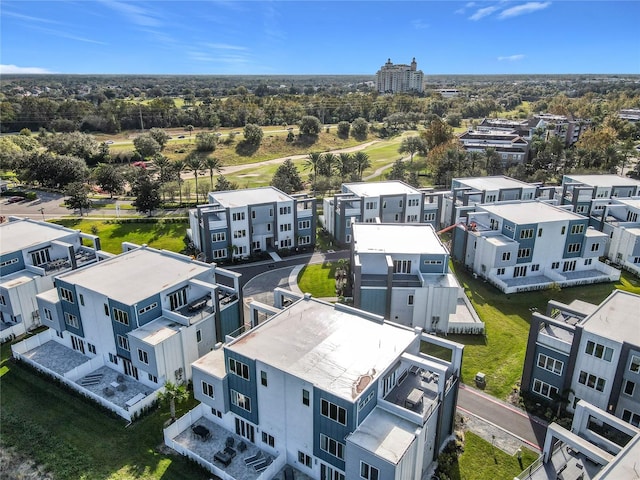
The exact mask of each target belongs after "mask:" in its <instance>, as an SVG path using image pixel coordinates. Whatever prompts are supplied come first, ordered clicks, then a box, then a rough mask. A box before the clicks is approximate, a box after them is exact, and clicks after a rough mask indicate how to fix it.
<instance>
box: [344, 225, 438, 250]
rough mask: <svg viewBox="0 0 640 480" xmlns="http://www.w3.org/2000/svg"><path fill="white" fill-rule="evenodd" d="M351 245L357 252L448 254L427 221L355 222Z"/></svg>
mask: <svg viewBox="0 0 640 480" xmlns="http://www.w3.org/2000/svg"><path fill="white" fill-rule="evenodd" d="M353 248H354V250H355V252H356V253H417V254H421V253H425V254H446V255H448V254H449V252H448V251H447V249H446V248H445V246H444V245H443V244H442V242H441V241H440V238H438V235H437V234H436V231H435V230H434V229H433V226H431V225H427V224H416V225H411V224H397V223H355V224H354V225H353Z"/></svg>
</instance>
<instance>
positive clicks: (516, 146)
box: [458, 128, 529, 167]
mask: <svg viewBox="0 0 640 480" xmlns="http://www.w3.org/2000/svg"><path fill="white" fill-rule="evenodd" d="M458 140H459V142H460V144H461V145H462V147H463V148H464V149H465V150H466V151H467V152H480V153H483V152H486V151H487V150H488V149H493V150H495V152H496V153H497V154H498V155H499V156H500V160H501V162H502V165H503V166H505V167H510V166H512V165H518V164H521V163H524V162H525V161H526V160H527V157H528V155H529V142H528V141H527V140H526V139H524V138H523V137H521V136H520V135H519V134H518V133H516V132H509V131H505V130H490V129H480V128H478V129H476V130H472V129H469V130H467V131H466V132H464V133H461V134H460V135H458Z"/></svg>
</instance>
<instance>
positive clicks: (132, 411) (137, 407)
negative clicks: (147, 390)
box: [127, 387, 164, 419]
mask: <svg viewBox="0 0 640 480" xmlns="http://www.w3.org/2000/svg"><path fill="white" fill-rule="evenodd" d="M163 391H164V387H161V388H159V389H158V390H156V391H155V392H153V393H152V394H150V395H147V396H146V397H144V398H143V399H142V400H140V401H139V402H136V403H134V404H133V405H131V406H130V407H127V410H128V411H129V415H130V416H131V419H134V418H136V417H138V416H139V415H140V413H141V412H143V411H144V410H145V409H147V408H149V407H150V406H151V405H153V404H154V403H155V401H156V399H157V398H158V395H159V394H160V392H163Z"/></svg>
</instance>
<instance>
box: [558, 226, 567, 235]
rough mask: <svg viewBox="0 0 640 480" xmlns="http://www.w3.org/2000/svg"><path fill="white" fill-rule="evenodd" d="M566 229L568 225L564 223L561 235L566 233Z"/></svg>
mask: <svg viewBox="0 0 640 480" xmlns="http://www.w3.org/2000/svg"><path fill="white" fill-rule="evenodd" d="M566 231H567V227H565V226H564V225H563V226H562V230H561V231H560V235H564V234H565V232H566Z"/></svg>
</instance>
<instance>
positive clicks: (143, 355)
mask: <svg viewBox="0 0 640 480" xmlns="http://www.w3.org/2000/svg"><path fill="white" fill-rule="evenodd" d="M138 359H139V360H140V361H141V362H142V363H144V364H145V365H149V354H148V353H147V352H145V351H144V350H141V349H138Z"/></svg>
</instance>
